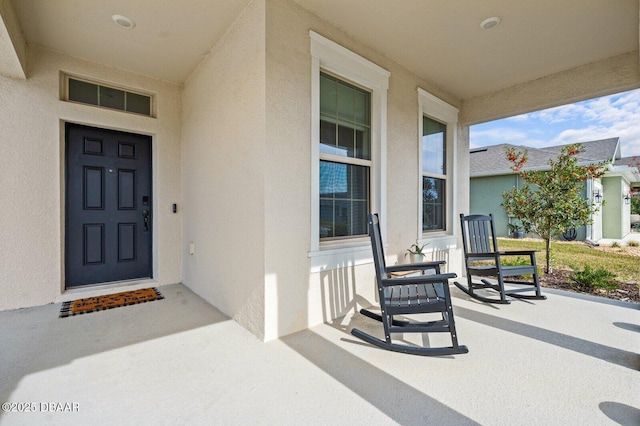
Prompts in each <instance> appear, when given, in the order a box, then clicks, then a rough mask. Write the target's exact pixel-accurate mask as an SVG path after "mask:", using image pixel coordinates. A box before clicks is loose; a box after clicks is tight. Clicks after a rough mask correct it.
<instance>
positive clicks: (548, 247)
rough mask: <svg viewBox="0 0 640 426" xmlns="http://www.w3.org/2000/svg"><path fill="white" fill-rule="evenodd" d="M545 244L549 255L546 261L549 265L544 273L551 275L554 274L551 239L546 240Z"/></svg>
mask: <svg viewBox="0 0 640 426" xmlns="http://www.w3.org/2000/svg"><path fill="white" fill-rule="evenodd" d="M544 244H545V248H546V249H547V254H546V256H545V260H546V262H547V264H546V266H545V268H544V273H545V274H550V273H551V272H553V271H552V266H551V238H545V240H544Z"/></svg>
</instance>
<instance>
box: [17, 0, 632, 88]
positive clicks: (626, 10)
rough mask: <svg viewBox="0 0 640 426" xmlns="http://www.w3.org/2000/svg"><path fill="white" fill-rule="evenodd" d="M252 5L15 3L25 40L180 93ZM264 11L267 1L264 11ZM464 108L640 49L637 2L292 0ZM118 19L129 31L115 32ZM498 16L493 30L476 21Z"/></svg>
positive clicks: (209, 1)
mask: <svg viewBox="0 0 640 426" xmlns="http://www.w3.org/2000/svg"><path fill="white" fill-rule="evenodd" d="M249 1H250V0H182V1H171V0H13V5H14V8H15V10H16V13H17V15H18V19H19V22H20V24H21V26H22V29H23V32H24V35H25V38H26V39H27V40H28V41H29V42H30V43H35V44H38V45H41V46H44V47H46V48H49V49H52V50H55V51H58V52H63V53H67V54H70V55H73V56H77V57H81V58H85V59H88V60H91V61H96V62H101V63H105V64H108V65H111V66H115V67H119V68H124V69H129V70H132V71H135V72H139V73H143V74H146V75H150V76H154V77H158V78H161V79H164V80H168V81H172V82H177V83H180V82H183V81H184V80H185V79H186V78H187V77H188V76H189V75H190V74H191V72H193V70H194V68H195V67H196V66H197V64H198V63H199V62H200V61H201V60H202V58H203V57H204V55H206V54H207V52H208V51H209V50H210V49H211V47H212V46H213V45H214V44H215V42H216V41H217V40H218V38H219V37H220V36H221V35H222V34H223V33H224V32H225V31H226V29H227V28H228V27H229V26H230V25H231V24H232V23H233V21H234V20H235V18H236V17H237V16H238V14H239V13H240V12H241V11H242V10H243V9H244V8H245V7H246V5H247V4H248V3H249ZM267 1H270V0H267ZM294 1H295V2H296V3H298V4H299V5H301V6H302V7H304V8H305V9H308V10H310V11H312V12H313V13H315V14H316V15H318V16H320V17H321V18H323V19H325V20H327V21H329V22H331V23H333V25H335V26H337V27H338V28H341V29H342V30H344V31H345V32H347V33H348V34H350V35H352V36H353V37H354V38H355V39H357V40H359V41H361V42H363V43H364V44H366V45H369V46H371V47H373V48H374V49H375V50H377V51H379V52H381V53H383V54H384V55H386V56H388V57H389V58H391V59H393V60H395V61H396V62H398V63H401V64H403V65H404V66H405V67H407V68H408V69H410V70H412V71H414V72H415V73H417V74H418V75H420V76H422V77H423V78H425V79H427V80H429V81H431V82H433V83H435V84H437V85H438V86H440V87H442V88H443V89H445V90H447V91H448V92H450V93H452V94H453V95H454V96H457V97H459V98H461V99H467V98H470V97H473V96H477V95H481V94H484V93H489V92H492V91H494V90H497V89H500V88H504V87H509V86H512V85H514V84H517V83H521V82H525V81H528V80H532V79H535V78H539V77H543V76H545V75H549V74H553V73H555V72H558V71H562V70H566V69H570V68H573V67H576V66H579V65H583V64H586V63H590V62H594V61H598V60H601V59H605V58H607V57H611V56H615V55H618V54H622V53H626V52H629V51H632V50H635V49H638V45H639V43H638V28H639V26H638V5H639V2H638V0H529V1H524V0H455V1H453V0H401V1H400V0H395V1H390V0H294ZM114 14H120V15H125V16H128V17H130V18H132V19H133V20H134V21H135V22H136V24H137V25H136V27H135V28H133V29H129V30H127V29H122V28H119V27H118V26H116V25H115V24H114V23H113V22H112V20H111V16H112V15H114ZM494 15H497V16H500V17H501V18H502V23H501V24H500V25H499V26H498V27H496V28H494V29H493V30H489V31H487V30H482V29H481V28H480V22H481V21H482V20H483V19H484V18H487V17H489V16H494Z"/></svg>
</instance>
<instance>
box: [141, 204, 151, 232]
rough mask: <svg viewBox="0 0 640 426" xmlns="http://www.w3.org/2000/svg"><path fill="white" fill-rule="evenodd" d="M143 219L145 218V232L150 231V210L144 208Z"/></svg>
mask: <svg viewBox="0 0 640 426" xmlns="http://www.w3.org/2000/svg"><path fill="white" fill-rule="evenodd" d="M142 219H144V232H149V210H146V209H145V210H142Z"/></svg>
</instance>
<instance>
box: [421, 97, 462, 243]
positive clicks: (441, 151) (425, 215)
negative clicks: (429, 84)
mask: <svg viewBox="0 0 640 426" xmlns="http://www.w3.org/2000/svg"><path fill="white" fill-rule="evenodd" d="M418 104H419V115H418V119H419V123H420V124H419V131H420V133H419V137H420V141H419V142H420V143H419V151H418V152H419V157H418V158H419V171H420V198H419V208H420V212H419V216H418V218H419V219H418V240H422V239H424V238H428V239H429V240H430V241H433V238H439V239H440V243H442V244H445V245H447V244H450V242H451V243H453V244H455V238H454V237H455V226H453V212H455V211H456V208H457V207H456V197H455V196H454V194H453V191H454V188H455V187H456V182H455V179H456V175H455V170H454V167H453V164H454V162H455V161H457V160H456V144H457V127H458V109H457V108H456V107H454V106H452V105H450V104H448V103H446V102H444V101H442V100H441V99H439V98H437V97H436V96H433V95H432V94H430V93H428V92H426V91H424V90H422V89H420V88H418Z"/></svg>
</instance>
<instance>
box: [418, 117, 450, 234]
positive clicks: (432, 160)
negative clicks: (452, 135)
mask: <svg viewBox="0 0 640 426" xmlns="http://www.w3.org/2000/svg"><path fill="white" fill-rule="evenodd" d="M446 135H447V125H446V124H443V123H440V122H439V121H436V120H434V119H432V118H429V117H427V116H423V117H422V232H428V231H444V230H445V229H446V220H445V218H446V208H447V207H446V206H447V204H446V195H447V136H446Z"/></svg>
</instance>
